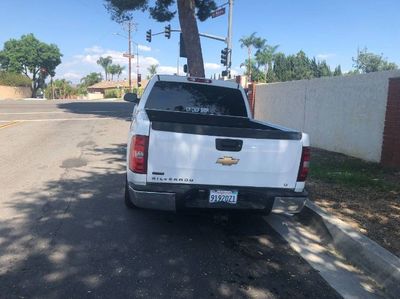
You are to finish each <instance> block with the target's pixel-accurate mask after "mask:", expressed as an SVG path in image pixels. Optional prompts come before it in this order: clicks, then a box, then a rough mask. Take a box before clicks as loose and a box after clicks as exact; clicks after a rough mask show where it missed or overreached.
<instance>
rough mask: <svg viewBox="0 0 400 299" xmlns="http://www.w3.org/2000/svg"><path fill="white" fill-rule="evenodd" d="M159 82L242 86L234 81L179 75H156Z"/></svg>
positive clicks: (229, 86)
mask: <svg viewBox="0 0 400 299" xmlns="http://www.w3.org/2000/svg"><path fill="white" fill-rule="evenodd" d="M154 77H156V78H157V79H156V80H157V81H170V82H185V83H202V84H209V85H214V86H221V87H226V88H240V85H239V84H238V83H236V82H233V81H224V80H213V79H207V78H197V77H186V76H177V75H155V76H154Z"/></svg>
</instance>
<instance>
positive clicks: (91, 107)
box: [57, 101, 134, 119]
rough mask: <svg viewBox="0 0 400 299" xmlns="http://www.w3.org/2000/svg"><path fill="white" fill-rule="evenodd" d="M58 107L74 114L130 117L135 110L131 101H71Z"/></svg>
mask: <svg viewBox="0 0 400 299" xmlns="http://www.w3.org/2000/svg"><path fill="white" fill-rule="evenodd" d="M57 107H58V108H60V109H63V110H65V111H66V112H69V113H74V114H90V115H98V116H102V117H114V118H119V119H130V117H131V115H132V111H133V107H134V105H133V103H131V102H120V101H115V102H99V101H94V102H69V103H60V104H57Z"/></svg>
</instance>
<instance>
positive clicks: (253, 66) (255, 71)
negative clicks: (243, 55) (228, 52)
mask: <svg viewBox="0 0 400 299" xmlns="http://www.w3.org/2000/svg"><path fill="white" fill-rule="evenodd" d="M243 66H245V67H246V71H245V72H244V74H245V75H246V76H247V77H248V78H250V74H251V78H252V80H253V81H256V82H260V81H263V78H264V74H263V72H262V71H260V69H259V68H258V66H257V61H256V60H255V59H251V60H250V61H249V60H248V59H246V60H245V62H244V63H242V64H240V67H243ZM249 66H250V68H249Z"/></svg>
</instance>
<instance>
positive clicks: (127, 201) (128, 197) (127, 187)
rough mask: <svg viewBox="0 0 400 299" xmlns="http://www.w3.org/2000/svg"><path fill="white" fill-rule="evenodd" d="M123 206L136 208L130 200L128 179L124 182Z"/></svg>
mask: <svg viewBox="0 0 400 299" xmlns="http://www.w3.org/2000/svg"><path fill="white" fill-rule="evenodd" d="M125 206H126V207H127V208H128V209H137V206H135V204H134V203H133V202H132V199H131V195H130V193H129V186H128V181H126V182H125Z"/></svg>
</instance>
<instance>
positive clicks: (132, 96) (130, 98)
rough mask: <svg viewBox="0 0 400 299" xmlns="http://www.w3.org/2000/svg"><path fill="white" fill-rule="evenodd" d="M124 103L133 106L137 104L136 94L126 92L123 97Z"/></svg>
mask: <svg viewBox="0 0 400 299" xmlns="http://www.w3.org/2000/svg"><path fill="white" fill-rule="evenodd" d="M124 101H127V102H133V103H135V104H138V103H139V98H138V96H137V94H136V93H133V92H128V93H126V94H125V95H124Z"/></svg>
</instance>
